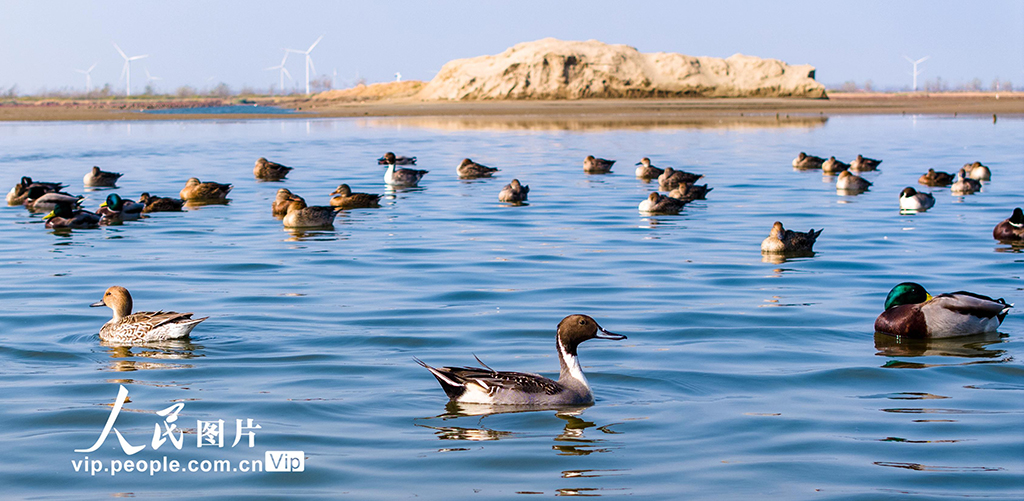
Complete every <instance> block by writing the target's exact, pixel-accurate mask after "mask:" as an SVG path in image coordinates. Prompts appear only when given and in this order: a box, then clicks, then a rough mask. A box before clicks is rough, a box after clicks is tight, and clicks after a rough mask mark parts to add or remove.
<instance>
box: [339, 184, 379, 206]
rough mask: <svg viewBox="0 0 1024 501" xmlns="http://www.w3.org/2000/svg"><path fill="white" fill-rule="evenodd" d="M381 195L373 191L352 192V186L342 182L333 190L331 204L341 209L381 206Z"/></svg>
mask: <svg viewBox="0 0 1024 501" xmlns="http://www.w3.org/2000/svg"><path fill="white" fill-rule="evenodd" d="M380 197H381V196H380V195H375V194H373V193H352V188H349V187H348V185H347V184H341V185H338V189H336V190H334V191H332V192H331V206H332V207H338V208H340V209H374V208H377V207H380Z"/></svg>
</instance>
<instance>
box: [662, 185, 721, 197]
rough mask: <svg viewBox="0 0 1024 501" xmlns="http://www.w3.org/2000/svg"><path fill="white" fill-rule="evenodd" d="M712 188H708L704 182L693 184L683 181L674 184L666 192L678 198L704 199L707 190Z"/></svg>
mask: <svg viewBox="0 0 1024 501" xmlns="http://www.w3.org/2000/svg"><path fill="white" fill-rule="evenodd" d="M713 189H714V188H708V185H706V184H700V185H698V184H693V183H685V184H681V185H679V186H676V187H675V188H674V189H673V190H672V191H670V192H669V193H668V196H670V197H672V198H677V199H679V200H686V201H690V200H704V199H706V198H707V195H708V192H709V191H711V190H713Z"/></svg>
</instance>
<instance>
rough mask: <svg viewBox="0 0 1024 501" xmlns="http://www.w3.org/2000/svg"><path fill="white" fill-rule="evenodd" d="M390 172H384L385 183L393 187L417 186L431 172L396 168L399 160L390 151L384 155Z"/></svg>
mask: <svg viewBox="0 0 1024 501" xmlns="http://www.w3.org/2000/svg"><path fill="white" fill-rule="evenodd" d="M384 160H385V161H386V162H388V170H387V171H386V172H384V183H386V184H389V185H391V186H400V187H401V186H416V184H418V183H419V182H420V179H422V178H423V176H425V175H426V174H427V172H429V171H425V170H417V169H403V168H398V167H395V165H396V163H395V162H397V161H398V159H397V158H396V157H395V154H394V153H391V152H390V151H389V152H387V153H386V154H385V155H384Z"/></svg>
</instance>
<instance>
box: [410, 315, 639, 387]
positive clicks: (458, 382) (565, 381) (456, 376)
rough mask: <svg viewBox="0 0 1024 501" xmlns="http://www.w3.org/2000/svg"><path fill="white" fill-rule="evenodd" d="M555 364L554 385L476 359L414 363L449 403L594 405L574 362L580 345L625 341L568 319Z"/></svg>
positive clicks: (561, 327) (588, 321)
mask: <svg viewBox="0 0 1024 501" xmlns="http://www.w3.org/2000/svg"><path fill="white" fill-rule="evenodd" d="M555 339H556V343H555V344H556V346H557V349H558V361H559V363H560V364H561V366H562V370H561V374H560V376H559V378H558V381H553V380H551V379H548V378H546V377H544V376H540V375H537V374H530V373H525V372H498V371H496V370H494V369H491V368H490V367H488V366H487V364H485V363H483V362H481V361H480V359H479V358H478V359H477V362H480V365H483V366H484V368H478V367H431V366H429V365H427V364H426V363H424V362H423V361H421V360H420V359H418V358H417V359H415V360H416V363H418V364H420V365H421V366H423V367H424V368H426V369H427V370H428V371H430V373H431V374H433V375H434V377H435V378H437V382H438V383H441V388H442V389H444V392H445V394H446V395H448V398H449V399H451V400H452V401H453V402H459V403H466V404H469V403H475V404H492V405H495V404H496V405H571V404H590V403H593V402H594V393H593V392H592V391H591V389H590V384H588V383H587V378H586V376H584V375H583V367H582V366H581V365H580V361H579V358H577V349H578V347H579V345H580V343H583V342H584V341H588V340H590V339H611V340H621V339H626V336H623V335H621V334H614V333H611V332H608V331H606V330H604V329H602V328H601V326H600V325H598V324H597V322H596V321H595V320H594V319H593V318H590V317H588V316H586V315H569V316H567V317H565V318H563V319H562V321H561V322H559V323H558V332H557V334H556V336H555Z"/></svg>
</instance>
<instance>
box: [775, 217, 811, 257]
mask: <svg viewBox="0 0 1024 501" xmlns="http://www.w3.org/2000/svg"><path fill="white" fill-rule="evenodd" d="M823 231H825V230H824V229H820V230H818V231H817V232H815V231H814V229H811V231H808V232H807V233H802V232H799V231H790V230H787V229H785V228H783V227H782V223H781V222H779V221H775V224H773V225H772V231H771V233H770V234H769V235H768V238H765V239H764V241H762V242H761V253H763V254H785V253H790V252H811V251H813V250H814V248H813V247H814V242H815V241H816V240H817V239H818V236H819V235H821V232H823Z"/></svg>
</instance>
